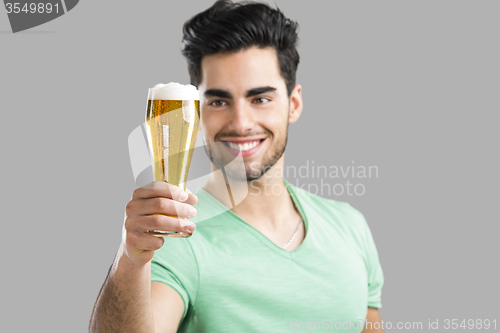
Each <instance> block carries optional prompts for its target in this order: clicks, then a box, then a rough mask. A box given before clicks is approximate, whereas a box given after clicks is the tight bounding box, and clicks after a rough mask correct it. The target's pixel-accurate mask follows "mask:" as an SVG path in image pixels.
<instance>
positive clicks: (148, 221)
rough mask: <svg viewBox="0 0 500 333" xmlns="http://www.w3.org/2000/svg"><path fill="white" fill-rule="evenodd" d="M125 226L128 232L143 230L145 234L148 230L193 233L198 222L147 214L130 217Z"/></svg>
mask: <svg viewBox="0 0 500 333" xmlns="http://www.w3.org/2000/svg"><path fill="white" fill-rule="evenodd" d="M125 228H126V229H127V232H132V233H134V232H136V233H137V232H142V233H145V235H147V234H146V233H147V231H148V230H160V231H178V232H188V233H191V232H193V231H194V230H195V229H196V224H194V223H193V222H191V221H189V220H185V219H177V218H174V217H169V216H165V215H147V216H139V217H135V218H128V219H127V220H126V221H125ZM148 236H150V235H148Z"/></svg>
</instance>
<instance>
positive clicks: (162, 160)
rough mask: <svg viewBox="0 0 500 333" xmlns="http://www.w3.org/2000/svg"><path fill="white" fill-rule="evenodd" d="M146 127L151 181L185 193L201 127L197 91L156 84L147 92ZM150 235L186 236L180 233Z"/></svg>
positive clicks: (176, 84)
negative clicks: (176, 188)
mask: <svg viewBox="0 0 500 333" xmlns="http://www.w3.org/2000/svg"><path fill="white" fill-rule="evenodd" d="M146 124H147V126H146V132H147V133H146V134H147V136H148V141H149V144H150V150H151V155H152V161H151V162H152V164H153V175H154V180H155V181H164V182H167V183H169V184H173V185H176V186H179V187H180V188H182V189H183V190H186V182H187V177H188V173H189V167H190V165H191V159H192V157H193V152H194V148H195V144H196V138H197V136H198V129H199V124H200V101H199V94H198V90H196V88H195V87H194V86H191V85H181V84H178V83H168V84H157V85H156V86H154V87H153V88H151V89H149V98H148V105H147V110H146ZM149 232H150V233H152V234H155V235H162V236H165V235H167V236H170V237H186V235H182V234H183V233H164V232H160V231H157V230H150V231H149ZM187 237H189V235H187Z"/></svg>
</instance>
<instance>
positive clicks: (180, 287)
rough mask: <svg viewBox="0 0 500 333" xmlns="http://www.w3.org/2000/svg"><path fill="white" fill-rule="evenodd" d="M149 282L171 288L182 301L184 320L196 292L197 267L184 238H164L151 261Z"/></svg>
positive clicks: (187, 242) (189, 246)
mask: <svg viewBox="0 0 500 333" xmlns="http://www.w3.org/2000/svg"><path fill="white" fill-rule="evenodd" d="M151 282H161V283H165V284H166V285H168V286H170V287H172V288H173V289H174V290H176V291H177V293H179V295H180V296H181V298H182V300H183V301H184V313H183V315H182V319H181V322H182V321H183V320H184V318H185V316H186V314H187V312H188V310H189V308H190V306H191V307H192V305H193V304H194V301H195V297H196V293H197V290H198V266H197V264H196V258H195V255H194V253H193V250H192V247H191V245H190V243H189V240H188V239H185V238H165V243H164V244H163V246H162V247H161V248H160V249H158V250H156V251H155V254H154V256H153V259H152V260H151Z"/></svg>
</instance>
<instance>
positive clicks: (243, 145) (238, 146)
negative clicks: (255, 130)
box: [222, 139, 265, 151]
mask: <svg viewBox="0 0 500 333" xmlns="http://www.w3.org/2000/svg"><path fill="white" fill-rule="evenodd" d="M264 140H265V139H259V140H251V141H245V142H235V141H222V142H223V143H224V144H225V145H226V146H228V147H229V148H232V149H234V150H239V151H247V150H250V149H252V148H255V147H257V146H258V145H259V144H260V143H261V142H262V141H264Z"/></svg>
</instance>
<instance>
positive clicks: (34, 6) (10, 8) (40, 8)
mask: <svg viewBox="0 0 500 333" xmlns="http://www.w3.org/2000/svg"><path fill="white" fill-rule="evenodd" d="M5 10H6V11H7V14H10V13H14V14H19V13H21V12H23V13H26V14H35V13H38V14H44V13H47V14H50V13H52V11H54V12H56V13H57V14H59V4H58V3H56V4H55V5H52V4H51V3H50V2H49V3H41V2H39V3H35V2H32V3H30V4H28V3H25V4H24V6H22V7H21V4H20V3H18V2H14V3H10V2H7V3H6V4H5Z"/></svg>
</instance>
